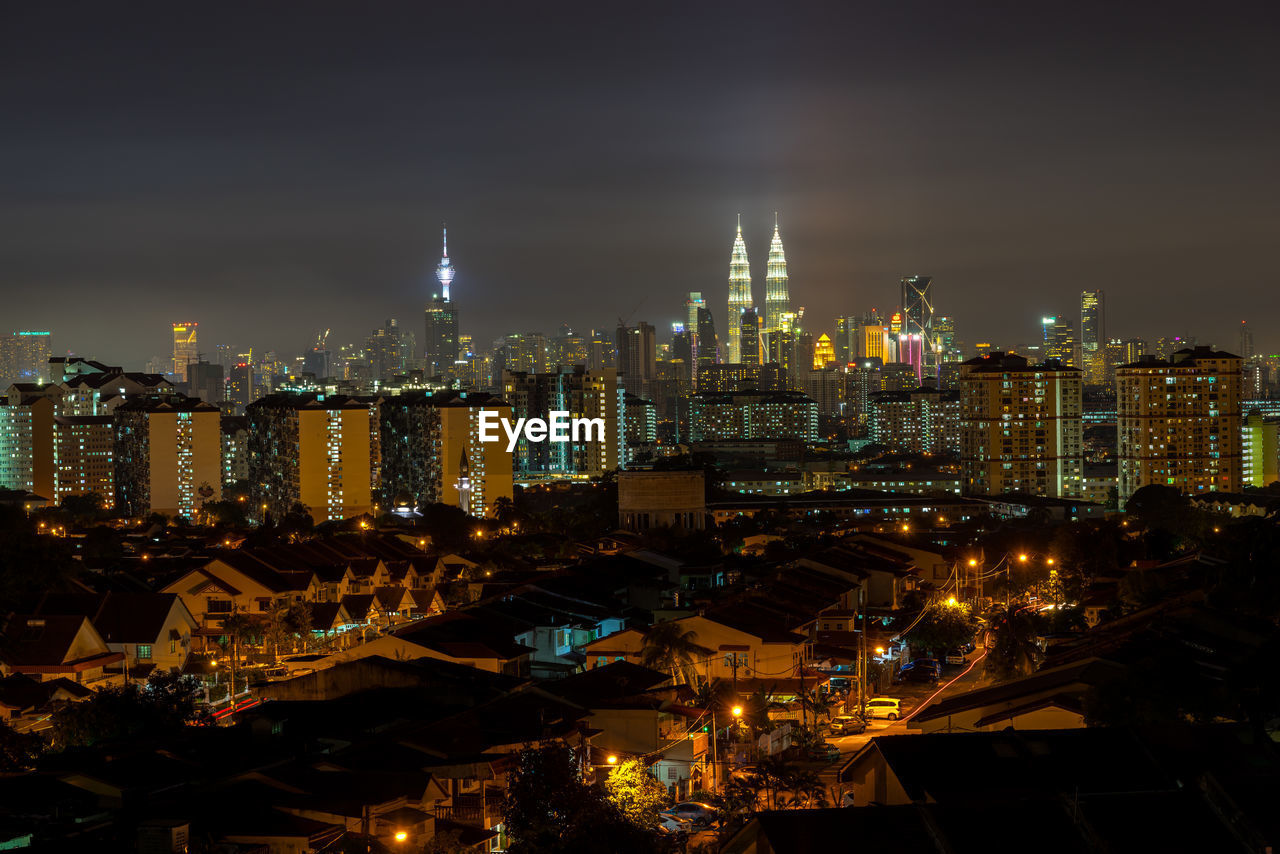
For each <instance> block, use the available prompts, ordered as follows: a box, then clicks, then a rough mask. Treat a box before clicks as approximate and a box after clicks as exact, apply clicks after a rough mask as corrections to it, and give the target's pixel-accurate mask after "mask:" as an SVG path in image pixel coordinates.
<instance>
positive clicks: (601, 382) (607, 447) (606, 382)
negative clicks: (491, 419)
mask: <svg viewBox="0 0 1280 854" xmlns="http://www.w3.org/2000/svg"><path fill="white" fill-rule="evenodd" d="M502 398H503V399H504V400H505V401H506V402H507V403H509V404H510V405H511V411H512V417H513V418H544V419H545V418H547V417H549V414H550V413H551V412H568V413H569V416H568V417H569V418H592V419H594V418H599V419H601V420H603V422H604V437H603V439H601V438H600V437H599V436H598V434H597V432H591V433H589V434H584V435H583V436H582V437H580V438H581V441H569V442H530V441H529V440H528V439H527V438H526V437H524V436H523V435H522V436H521V438H520V440H519V442H518V443H517V444H516V449H515V460H514V461H513V465H514V467H515V470H516V473H517V476H518V477H525V478H539V477H550V478H556V477H599V476H601V475H603V474H604V473H605V472H608V471H612V470H614V469H617V468H621V467H622V466H623V463H624V459H623V456H622V453H623V448H624V445H623V435H624V418H625V417H626V416H625V412H624V407H623V390H622V388H621V386H620V385H619V384H618V378H617V375H616V374H615V372H614V370H613V369H612V368H604V369H602V370H599V371H592V370H587V369H584V368H580V367H575V368H573V369H572V370H562V371H555V372H550V373H541V374H534V373H526V372H523V371H516V372H512V371H507V372H504V373H503V376H502Z"/></svg>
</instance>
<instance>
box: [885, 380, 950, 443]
mask: <svg viewBox="0 0 1280 854" xmlns="http://www.w3.org/2000/svg"><path fill="white" fill-rule="evenodd" d="M867 427H868V430H869V433H870V435H871V440H872V441H873V442H875V443H876V444H878V445H884V446H885V447H886V448H892V449H893V450H895V451H906V452H910V453H916V454H943V453H950V454H956V453H959V452H960V393H959V392H958V391H939V390H938V389H934V388H917V389H913V390H911V391H880V392H875V393H873V394H869V395H867Z"/></svg>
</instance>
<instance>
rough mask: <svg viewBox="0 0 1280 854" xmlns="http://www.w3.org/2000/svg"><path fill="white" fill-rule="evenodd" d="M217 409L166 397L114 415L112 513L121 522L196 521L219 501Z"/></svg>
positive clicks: (128, 404)
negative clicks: (152, 517)
mask: <svg viewBox="0 0 1280 854" xmlns="http://www.w3.org/2000/svg"><path fill="white" fill-rule="evenodd" d="M220 417H221V416H220V413H219V412H218V407H216V406H214V405H213V404H211V403H205V402H204V401H202V400H196V399H195V398H189V397H179V396H176V395H169V396H165V397H148V398H138V399H135V400H130V401H128V402H126V403H122V404H121V405H119V406H117V407H116V409H115V414H114V419H115V434H116V435H115V490H116V509H117V510H119V511H120V512H121V513H123V514H124V515H126V516H134V517H138V516H146V515H148V514H150V513H162V514H164V515H166V516H181V517H185V518H188V519H192V518H194V517H195V514H196V513H197V512H198V511H199V510H200V507H201V506H202V505H203V504H204V503H205V502H206V501H218V500H220V498H221V495H222V431H221V426H220V424H219V419H220Z"/></svg>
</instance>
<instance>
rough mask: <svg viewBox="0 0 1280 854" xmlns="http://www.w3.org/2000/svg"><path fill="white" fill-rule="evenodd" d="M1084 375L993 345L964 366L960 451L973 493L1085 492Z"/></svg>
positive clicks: (1058, 494)
mask: <svg viewBox="0 0 1280 854" xmlns="http://www.w3.org/2000/svg"><path fill="white" fill-rule="evenodd" d="M1081 389H1082V382H1081V374H1080V371H1079V370H1077V369H1075V368H1070V367H1066V366H1064V365H1063V364H1062V363H1060V362H1057V361H1053V360H1050V361H1047V362H1044V363H1042V364H1031V363H1029V362H1028V361H1027V360H1026V359H1025V358H1023V357H1022V356H1016V355H1013V354H1006V353H1003V352H998V351H997V352H993V353H990V354H988V355H987V356H980V357H978V358H974V359H970V360H969V361H967V362H964V363H963V364H962V366H961V373H960V456H961V471H962V476H963V479H964V490H965V493H966V494H970V495H999V494H1001V493H1005V492H1026V493H1029V494H1031V495H1043V496H1049V497H1053V498H1076V497H1079V491H1080V486H1081V482H1082V480H1081V479H1082V476H1083V425H1082V420H1081V409H1082V402H1081Z"/></svg>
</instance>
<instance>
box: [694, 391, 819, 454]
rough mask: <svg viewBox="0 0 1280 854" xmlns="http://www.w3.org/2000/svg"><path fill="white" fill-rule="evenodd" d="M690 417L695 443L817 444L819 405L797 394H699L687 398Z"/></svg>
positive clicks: (745, 392)
mask: <svg viewBox="0 0 1280 854" xmlns="http://www.w3.org/2000/svg"><path fill="white" fill-rule="evenodd" d="M689 413H690V416H689V423H690V434H691V439H692V441H694V442H705V441H720V440H726V439H729V440H732V439H799V440H800V441H803V442H816V441H817V440H818V404H817V403H816V402H814V400H813V399H812V398H810V397H809V396H808V395H805V394H801V393H799V392H776V393H772V394H763V393H760V392H751V391H743V392H727V393H711V392H698V393H697V394H695V395H693V396H692V397H691V398H690V404H689Z"/></svg>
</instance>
